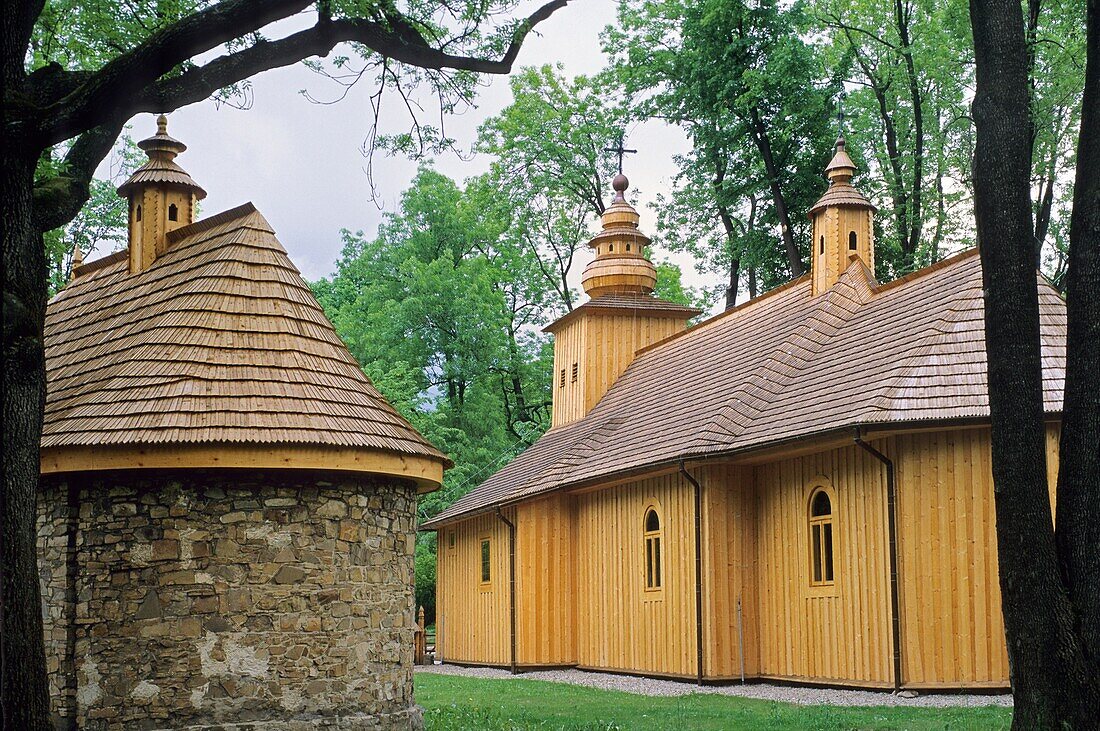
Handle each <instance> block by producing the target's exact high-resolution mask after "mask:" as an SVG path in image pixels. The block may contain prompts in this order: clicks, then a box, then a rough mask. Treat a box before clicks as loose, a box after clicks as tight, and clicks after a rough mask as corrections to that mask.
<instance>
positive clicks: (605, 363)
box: [546, 173, 700, 427]
mask: <svg viewBox="0 0 1100 731" xmlns="http://www.w3.org/2000/svg"><path fill="white" fill-rule="evenodd" d="M628 185H629V182H628V181H627V179H626V176H625V175H623V174H622V173H619V174H618V175H616V176H615V179H614V181H612V186H613V187H614V188H615V200H614V201H613V202H612V203H611V205H610V206H608V207H607V209H606V210H605V211H604V212H603V217H602V224H603V230H601V231H600V233H598V234H596V236H595V237H594V238H593V239H592V241H590V242H589V244H588V245H589V246H590V247H592V248H593V249H594V250H595V252H596V258H595V259H593V260H592V261H591V262H589V263H588V266H587V267H585V269H584V273H583V274H582V275H581V284H582V285H583V286H584V291H585V294H587V295H588V296H589V298H590V299H589V300H588V301H587V302H585V303H584V304H582V305H580V306H579V307H577V308H576V309H574V310H573V311H572V312H570V313H568V314H566V315H565V316H563V317H561V318H559V319H558V320H557V321H556V322H553V323H551V324H550V325H548V326H547V327H546V332H550V333H553V334H554V383H553V418H552V420H551V426H555V427H557V426H562V425H564V424H569V423H571V422H574V421H577V420H579V419H582V418H584V416H585V415H586V414H587V413H588V412H589V411H591V410H592V408H593V407H594V406H595V405H596V403H597V402H598V401H599V400H600V399H601V398H603V395H604V394H605V393H607V391H608V389H609V388H611V386H612V385H613V384H614V383H615V380H616V379H617V378H618V377H619V376H620V375H622V373H623V371H625V370H626V368H627V366H629V365H630V363H631V361H633V360H634V356H635V354H637V352H638V351H639V350H641V349H642V348H644V347H646V346H647V345H652V344H653V343H655V342H657V341H659V340H663V339H665V338H667V337H669V336H670V335H674V334H676V333H678V332H680V331H682V330H683V329H684V327H686V325H687V321H688V320H689V319H691V318H692V317H695V316H696V315H698V314H699V312H700V311H699V310H697V309H695V308H692V307H685V306H683V305H678V304H676V303H674V302H666V301H665V300H662V299H658V298H657V297H654V296H653V291H654V290H655V289H656V287H657V268H656V267H654V266H653V262H651V261H650V260H649V258H648V257H647V256H646V247H647V246H649V237H648V236H646V235H645V234H644V233H642V232H641V231H639V230H638V223H639V220H640V216H639V215H638V211H636V210H634V207H633V206H631V205H630V204H629V203H627V202H626V197H625V195H624V193H625V191H626V189H627V187H628Z"/></svg>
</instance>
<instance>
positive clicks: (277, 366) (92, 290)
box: [42, 203, 450, 465]
mask: <svg viewBox="0 0 1100 731" xmlns="http://www.w3.org/2000/svg"><path fill="white" fill-rule="evenodd" d="M76 275H77V276H76V278H75V280H74V281H73V282H72V283H70V284H69V286H68V287H66V288H65V289H64V290H62V291H61V292H60V293H59V294H58V295H57V296H56V297H54V298H53V300H51V301H50V303H49V306H48V308H47V314H46V370H47V382H48V394H47V399H46V414H45V424H44V427H43V433H42V447H43V448H45V449H57V448H66V447H102V446H117V445H168V444H198V443H211V444H225V443H233V444H270V445H306V446H324V447H340V448H353V449H355V448H362V449H370V450H380V451H383V452H387V453H395V454H397V455H415V456H418V457H426V458H429V459H433V460H438V461H440V462H442V463H444V464H446V465H449V464H450V461H449V460H448V459H447V457H446V456H445V455H444V454H442V453H441V452H440V451H438V450H437V449H435V448H434V447H432V446H431V445H430V444H429V443H428V442H427V441H426V440H425V439H424V438H423V437H422V436H420V434H418V433H417V431H416V430H415V429H414V428H413V427H412V426H411V425H410V424H409V423H408V422H407V421H406V420H405V419H404V418H403V417H402V416H401V415H400V414H398V413H397V411H395V410H394V409H393V407H392V406H390V405H389V404H388V403H387V402H386V400H385V399H384V398H383V397H382V395H381V394H380V393H379V392H378V390H377V389H375V387H374V386H373V385H372V384H371V382H370V381H369V380H368V379H367V377H366V376H365V375H364V374H363V371H362V370H361V369H360V367H359V365H358V364H357V363H356V361H355V359H354V358H353V357H352V355H351V353H349V352H348V350H347V348H346V347H345V345H344V343H343V342H342V341H341V340H340V338H339V336H338V335H337V334H336V332H335V330H334V329H333V327H332V325H331V324H330V323H329V321H328V319H327V318H326V317H325V315H324V313H323V312H322V310H321V307H320V305H319V304H318V303H317V300H316V299H315V298H314V296H313V294H312V292H311V291H310V289H309V287H308V286H307V285H306V283H305V281H304V280H303V279H302V277H301V276H300V274H299V273H298V270H297V269H296V268H295V267H294V265H293V264H292V263H291V262H290V259H289V258H288V257H287V254H286V251H285V250H284V249H283V247H282V245H281V244H280V243H279V241H278V240H277V239H276V238H275V234H274V231H273V230H272V228H271V226H270V224H268V222H267V221H266V220H265V219H264V217H263V216H262V215H260V213H259V212H258V211H257V210H256V209H255V207H253V206H252V204H250V203H249V204H246V205H243V206H240V207H239V208H234V209H232V210H229V211H225V212H224V213H221V214H218V215H216V216H212V217H210V218H206V219H204V220H202V221H199V222H197V223H193V224H190V225H187V226H184V227H182V228H179V229H177V230H175V231H172V232H170V233H169V234H168V248H167V251H166V252H165V253H163V254H161V255H160V256H158V257H157V258H156V260H155V261H154V262H153V263H152V264H151V265H150V266H149V267H148V268H147V269H145V270H143V271H140V272H136V273H131V272H130V271H129V266H128V258H127V256H126V253H125V252H120V254H115V255H112V256H108V257H106V258H104V259H101V260H99V261H96V262H91V263H89V264H86V265H84V266H82V267H79V268H78V269H77V271H76Z"/></svg>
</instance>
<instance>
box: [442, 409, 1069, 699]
mask: <svg viewBox="0 0 1100 731" xmlns="http://www.w3.org/2000/svg"><path fill="white" fill-rule="evenodd" d="M1058 438H1059V429H1058V427H1057V425H1052V426H1050V427H1049V428H1048V431H1047V450H1048V475H1049V479H1050V489H1051V501H1052V503H1053V500H1054V493H1053V491H1054V486H1055V482H1056V480H1057V470H1058ZM873 445H874V446H875V448H876V449H878V450H880V451H881V452H883V453H884V454H886V455H887V456H888V457H890V458H891V459H892V460H893V461H894V465H895V470H896V489H897V517H898V522H897V526H898V553H899V555H898V571H899V593H900V596H899V599H900V608H901V612H900V619H901V622H900V624H901V639H902V643H901V645H902V684H903V685H905V686H906V687H915V688H936V687H941V688H953V687H999V686H1004V685H1006V684H1007V682H1008V659H1007V655H1006V652H1005V642H1004V626H1003V622H1002V619H1001V607H1000V591H999V587H998V579H997V554H996V533H995V528H996V525H995V514H994V507H993V478H992V469H991V465H990V444H989V430H988V428H972V429H958V430H951V431H946V430H945V431H938V432H922V433H913V434H905V435H899V436H895V437H891V438H888V439H880V440H876V441H874V442H873ZM693 474H694V475H695V477H696V479H698V480H699V482H700V484H701V485H702V488H703V503H702V508H703V513H702V538H703V553H702V557H703V597H704V603H703V641H704V648H705V652H704V674H705V676H706V677H708V678H736V677H739V675H740V672H741V655H740V650H739V643H738V636H737V599H738V597H740V598H741V600H742V612H743V614H742V631H743V644H744V668H745V675H746V677H750V678H751V677H771V678H784V679H789V680H795V681H808V682H829V683H840V684H851V685H865V686H873V687H890V686H891V685H892V683H893V677H892V674H893V665H892V653H893V637H892V631H891V614H890V583H889V565H890V564H889V554H888V550H889V549H888V539H887V528H886V526H887V515H886V505H887V503H886V470H885V467H884V466H883V465H882V464H881V463H880V462H879V461H878V460H876V459H874V458H873V457H872V456H871V455H869V454H867V453H865V452H864V451H863V450H861V449H859V448H857V447H855V446H854V445H853V446H850V447H841V448H837V449H832V450H827V451H823V452H819V453H816V454H811V455H805V456H799V457H792V458H787V459H780V460H777V461H775V462H771V463H767V464H763V465H756V466H736V465H727V464H712V465H708V466H704V467H697V468H695V469H693ZM818 486H823V487H825V488H826V489H827V491H828V492H829V493H830V497H831V501H832V515H833V524H832V525H833V529H832V530H833V536H834V537H833V543H834V559H833V566H834V576H835V580H834V583H833V585H832V586H826V587H819V586H811V582H810V572H811V566H810V555H811V554H810V539H809V535H810V534H809V522H808V520H809V500H810V496H811V494H812V492H813V491H814V489H815V488H816V487H818ZM650 505H654V506H656V507H657V509H658V512H659V515H660V518H661V548H662V553H663V557H662V574H663V575H662V587H661V589H660V590H659V591H647V590H646V586H645V549H644V540H643V532H644V531H643V519H644V516H645V511H646V509H647V507H649V506H650ZM694 509H695V506H694V490H693V487H692V486H691V485H690V484H689V483H688V482H686V481H685V480H683V479H682V477H681V476H680V475H679V474H675V473H674V474H669V475H665V476H661V477H656V478H652V479H647V480H639V481H635V482H630V483H626V484H621V485H616V486H614V487H610V488H607V489H603V490H599V491H594V492H586V493H581V494H577V495H569V494H555V495H551V496H549V497H546V498H541V499H538V500H533V501H531V502H529V503H525V504H522V505H520V506H518V507H515V508H511V509H508V510H506V514H507V515H508V516H509V518H510V519H511V520H513V521H514V522H515V523H516V526H517V545H516V560H517V565H516V581H517V585H516V590H517V594H516V600H517V603H516V608H517V660H518V662H519V664H520V665H572V664H577V665H580V666H582V667H590V668H602V669H608V670H621V671H628V672H635V673H645V674H655V675H662V674H663V675H673V676H680V677H685V678H694V677H695V674H696V639H695V638H696V634H695V633H696V627H695V565H694V561H695V532H694V531H695V524H694V520H695V513H694ZM450 531H454V532H455V535H456V546H455V548H454V549H450V548H449V547H448V534H449V532H450ZM486 536H488V537H490V539H491V540H492V546H493V551H492V571H493V578H492V582H491V584H490V585H489V586H482V585H481V583H480V540H481V538H483V537H486ZM507 561H508V532H507V529H506V527H505V526H504V524H503V523H502V522H501V521H500V520H499V518H497V516H496V515H492V514H490V515H483V516H479V517H476V518H472V519H469V520H467V521H464V522H462V523H459V524H456V525H453V526H445V527H444V528H442V529H441V530H440V536H439V574H438V575H439V586H438V591H439V598H438V599H439V614H440V621H439V625H438V626H439V632H440V635H439V647H440V651H441V654H442V657H443V658H444V659H445V660H448V661H457V662H470V663H483V664H497V665H505V664H507V663H508V662H509V660H510V657H509V650H510V638H509V615H508V563H507Z"/></svg>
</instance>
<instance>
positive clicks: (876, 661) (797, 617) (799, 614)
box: [753, 444, 893, 687]
mask: <svg viewBox="0 0 1100 731" xmlns="http://www.w3.org/2000/svg"><path fill="white" fill-rule="evenodd" d="M875 446H876V447H879V448H880V449H881V448H882V445H880V444H876V445H875ZM753 471H754V479H755V489H756V498H757V505H756V510H757V520H758V525H757V531H756V536H757V562H758V563H757V572H758V573H757V575H758V577H759V585H758V591H759V597H758V610H757V611H758V613H759V615H758V626H759V643H760V644H759V652H760V661H759V672H760V675H762V676H767V677H777V678H788V679H791V680H804V681H817V682H838V683H839V682H848V683H852V682H855V683H859V684H863V685H871V686H875V685H877V686H884V687H885V686H888V685H890V683H891V675H892V672H893V671H892V666H891V660H890V658H891V652H892V642H891V632H890V584H889V563H888V555H887V549H888V541H887V535H886V479H885V473H884V469H883V467H882V464H881V463H879V462H878V461H877V460H875V459H874V458H872V457H871V456H870V455H868V454H865V453H863V452H862V450H859V449H858V448H856V447H855V446H852V447H845V448H840V449H833V450H829V451H826V452H820V453H817V454H813V455H807V456H804V457H797V458H792V459H786V460H781V461H778V462H774V463H771V464H766V465H761V466H759V467H756V468H755V469H754V470H753ZM818 485H822V486H824V487H826V488H827V489H828V490H829V491H830V492H831V498H832V511H833V529H832V530H833V546H834V547H833V556H834V559H833V566H834V576H835V580H834V584H833V585H832V586H831V587H812V586H811V585H810V578H811V576H810V543H809V530H808V518H809V500H810V495H811V493H812V492H813V491H814V489H815V487H817V486H818Z"/></svg>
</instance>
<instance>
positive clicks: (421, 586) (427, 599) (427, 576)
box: [414, 533, 436, 626]
mask: <svg viewBox="0 0 1100 731" xmlns="http://www.w3.org/2000/svg"><path fill="white" fill-rule="evenodd" d="M435 545H436V534H435V533H421V534H420V535H419V536H417V541H416V556H415V564H414V574H415V577H416V607H417V611H418V612H419V611H420V607H423V608H424V623H425V626H427V625H429V624H432V623H433V622H435Z"/></svg>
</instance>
